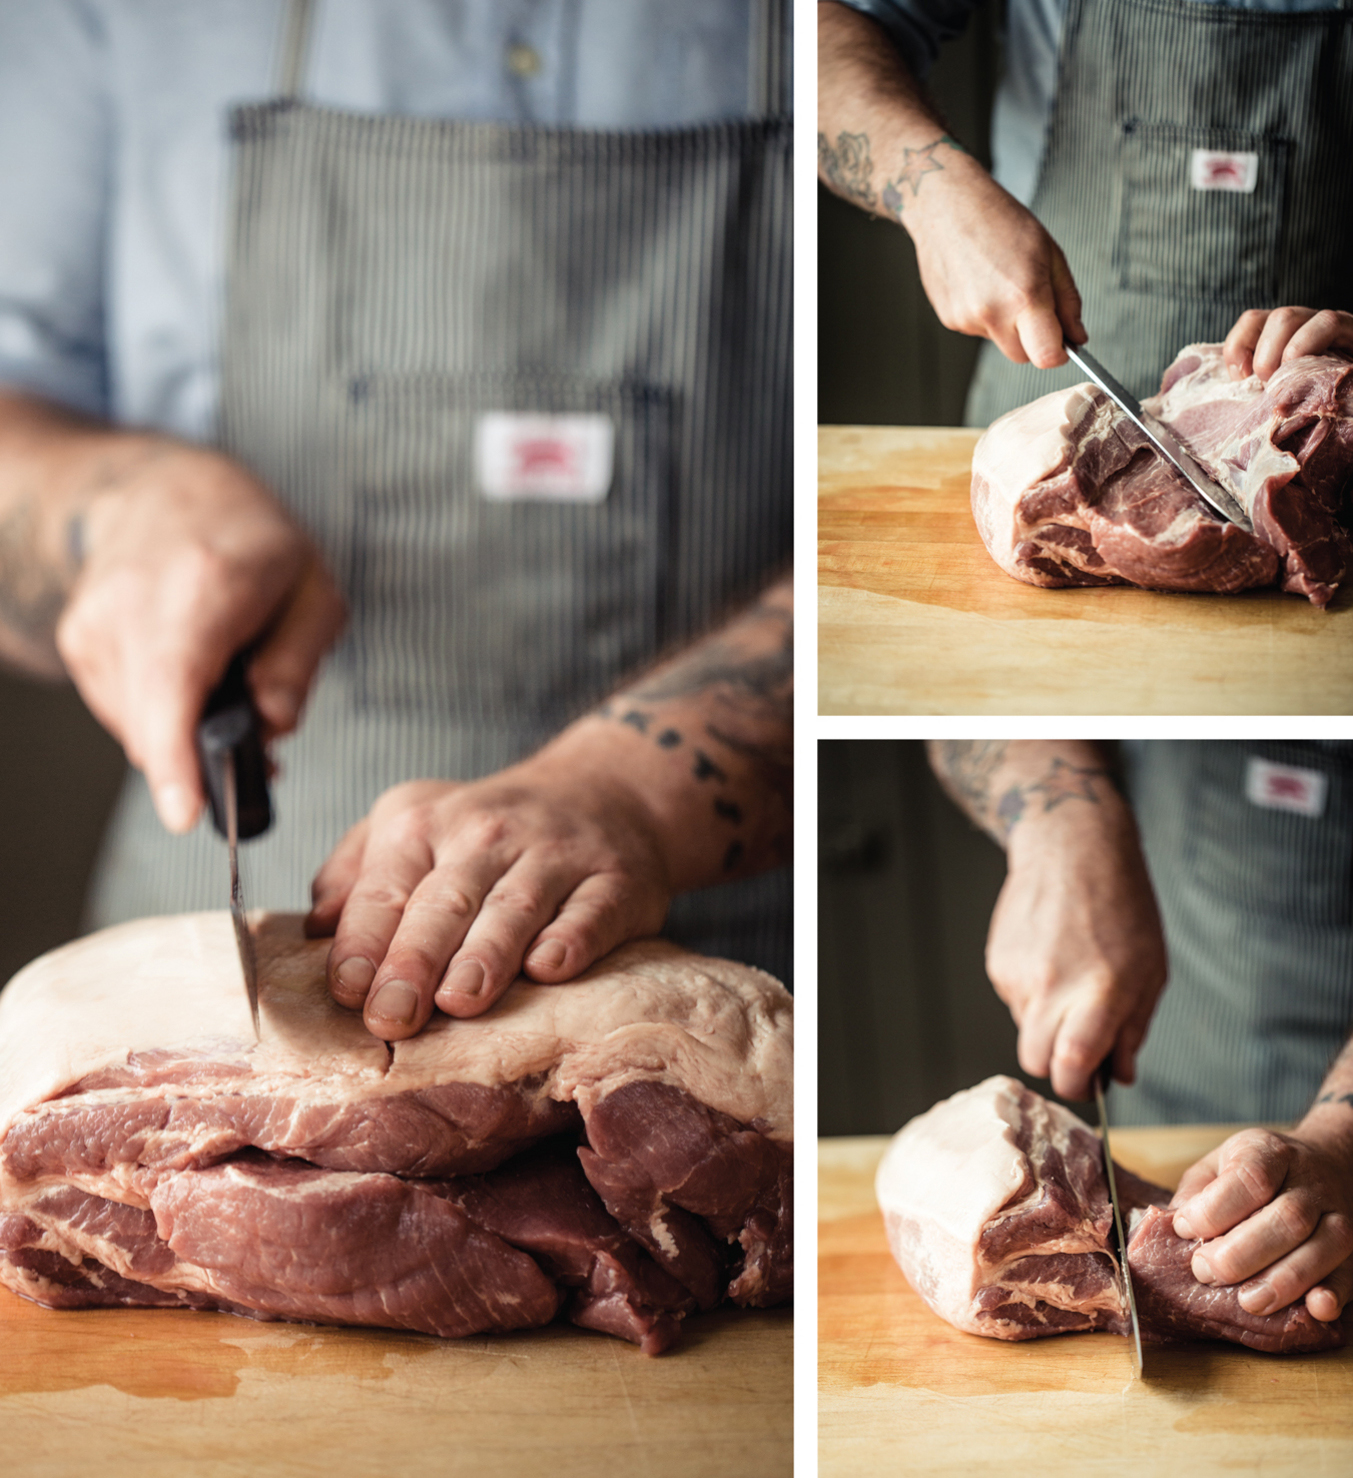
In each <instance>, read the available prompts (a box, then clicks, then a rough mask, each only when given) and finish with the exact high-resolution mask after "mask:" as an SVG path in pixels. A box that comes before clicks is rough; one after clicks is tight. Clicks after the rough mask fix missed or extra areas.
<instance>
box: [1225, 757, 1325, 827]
mask: <svg viewBox="0 0 1353 1478" xmlns="http://www.w3.org/2000/svg"><path fill="white" fill-rule="evenodd" d="M1328 788H1329V777H1328V776H1326V775H1322V774H1321V772H1320V771H1319V770H1302V769H1298V767H1297V766H1296V765H1275V764H1271V763H1270V762H1269V761H1268V760H1261V759H1260V758H1259V756H1258V755H1257V754H1252V755H1251V756H1250V757H1249V764H1248V765H1247V767H1246V770H1245V799H1246V800H1248V801H1250V802H1252V803H1253V804H1254V805H1256V806H1265V807H1267V808H1268V809H1269V810H1270V811H1296V812H1298V813H1299V814H1300V815H1302V816H1320V815H1323V814H1324V810H1325V792H1326V790H1328Z"/></svg>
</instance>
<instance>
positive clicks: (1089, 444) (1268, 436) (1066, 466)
mask: <svg viewBox="0 0 1353 1478" xmlns="http://www.w3.org/2000/svg"><path fill="white" fill-rule="evenodd" d="M1143 405H1144V408H1145V409H1146V410H1147V411H1149V412H1150V413H1151V414H1152V415H1154V416H1156V417H1157V419H1159V420H1161V421H1163V422H1164V423H1165V424H1166V425H1167V426H1169V427H1170V428H1171V429H1172V430H1174V431H1175V432H1176V433H1177V434H1178V436H1179V438H1180V439H1181V440H1182V441H1183V442H1185V443H1186V445H1187V446H1188V448H1189V449H1190V451H1192V452H1193V453H1194V455H1195V456H1196V457H1197V458H1198V459H1199V461H1200V462H1201V463H1202V464H1203V466H1204V467H1205V468H1206V470H1207V471H1208V472H1209V473H1210V474H1211V475H1212V476H1213V477H1215V478H1216V479H1217V480H1218V481H1219V482H1221V483H1222V484H1223V485H1224V486H1225V487H1226V488H1227V489H1228V490H1229V491H1230V492H1231V493H1232V494H1233V495H1234V496H1235V497H1236V499H1237V500H1238V501H1239V502H1240V504H1241V506H1242V507H1243V508H1244V509H1245V511H1246V513H1247V514H1248V516H1249V518H1250V520H1251V522H1252V524H1253V527H1254V532H1253V534H1250V533H1247V532H1246V531H1245V530H1244V529H1242V528H1240V527H1239V526H1237V525H1235V524H1232V523H1228V522H1225V521H1224V520H1223V519H1222V518H1221V517H1220V515H1218V514H1215V513H1213V512H1212V510H1211V509H1210V508H1209V507H1208V506H1207V505H1206V504H1204V502H1203V501H1202V499H1201V498H1200V497H1199V496H1198V495H1197V494H1196V493H1195V492H1193V490H1192V489H1191V488H1190V487H1189V485H1188V484H1187V483H1186V482H1185V481H1184V479H1183V478H1182V477H1180V476H1179V474H1178V473H1176V472H1175V471H1174V469H1173V468H1172V467H1170V466H1169V464H1168V463H1167V462H1166V461H1165V460H1164V458H1163V457H1161V455H1160V454H1159V453H1158V452H1157V451H1156V450H1155V449H1154V448H1153V447H1152V446H1151V444H1150V443H1149V442H1148V441H1147V439H1146V437H1145V436H1144V435H1143V433H1142V432H1140V431H1139V430H1138V429H1137V428H1136V427H1135V426H1133V425H1132V423H1131V422H1129V421H1128V420H1127V419H1126V418H1125V417H1124V416H1123V415H1122V413H1121V412H1120V411H1119V410H1118V409H1117V407H1116V406H1114V405H1113V403H1112V402H1111V401H1110V400H1109V399H1108V397H1107V396H1105V395H1104V394H1103V393H1102V392H1101V391H1099V390H1097V389H1095V388H1094V387H1093V386H1091V385H1077V386H1073V387H1072V388H1071V389H1069V390H1059V391H1054V392H1053V393H1052V394H1051V395H1045V396H1043V397H1042V398H1041V399H1039V400H1035V401H1033V402H1032V403H1031V404H1029V405H1025V406H1021V407H1020V408H1019V409H1018V410H1015V411H1011V412H1010V413H1009V414H1008V415H1005V416H1002V417H1001V418H1000V419H999V420H998V421H995V422H994V423H993V424H992V426H991V427H990V428H989V429H988V431H987V432H986V434H985V435H984V436H983V437H982V439H981V441H979V442H978V444H977V449H976V451H975V452H974V453H973V464H972V508H973V517H974V519H975V520H976V523H977V530H978V533H979V534H980V535H981V538H982V542H983V543H984V544H985V545H986V547H987V550H988V552H989V553H990V554H991V557H992V558H993V559H994V560H995V561H996V563H997V564H998V565H1000V567H1001V568H1002V569H1003V570H1004V571H1005V572H1006V573H1007V574H1008V575H1012V576H1014V578H1015V579H1017V580H1022V581H1024V582H1025V583H1026V584H1029V585H1042V586H1047V587H1061V586H1071V585H1122V584H1131V585H1141V586H1145V587H1146V588H1148V589H1152V590H1178V591H1213V592H1222V593H1230V592H1234V591H1239V590H1248V589H1251V588H1254V587H1256V586H1262V585H1272V584H1274V583H1278V584H1281V586H1282V588H1283V589H1284V590H1288V591H1291V592H1293V593H1294V594H1298V595H1304V596H1306V597H1307V599H1308V600H1310V601H1311V602H1312V603H1313V604H1314V605H1317V606H1325V605H1328V604H1329V602H1330V600H1331V599H1332V598H1333V596H1334V592H1335V590H1336V589H1337V588H1338V585H1339V582H1340V581H1341V580H1342V579H1343V577H1344V571H1345V569H1346V567H1347V564H1348V561H1349V558H1350V553H1353V546H1351V545H1350V543H1349V537H1348V535H1347V533H1346V532H1345V530H1344V529H1343V527H1342V525H1341V524H1340V522H1339V514H1340V511H1341V509H1342V507H1343V502H1344V499H1345V496H1346V488H1347V485H1348V482H1349V477H1350V473H1353V361H1350V360H1349V359H1346V358H1343V357H1342V356H1339V355H1335V354H1322V355H1303V356H1302V357H1300V358H1296V359H1289V360H1286V361H1285V362H1284V363H1283V364H1282V365H1281V366H1280V367H1278V368H1277V369H1275V370H1274V371H1273V372H1272V374H1271V375H1270V376H1269V378H1268V380H1267V382H1265V381H1263V380H1261V379H1260V378H1259V377H1258V376H1257V375H1252V376H1250V377H1249V378H1248V379H1245V380H1240V381H1236V380H1234V379H1233V378H1232V375H1231V371H1230V367H1229V366H1228V362H1227V360H1226V359H1225V358H1224V357H1223V348H1222V346H1221V345H1220V344H1192V345H1189V346H1188V347H1187V348H1185V349H1182V350H1181V351H1180V352H1179V354H1178V355H1176V357H1175V360H1174V362H1173V363H1172V364H1171V365H1170V367H1169V368H1168V369H1167V370H1166V371H1165V375H1164V378H1163V379H1162V381H1161V389H1160V393H1159V394H1158V395H1156V396H1154V397H1152V398H1150V399H1148V400H1146V401H1144V402H1143Z"/></svg>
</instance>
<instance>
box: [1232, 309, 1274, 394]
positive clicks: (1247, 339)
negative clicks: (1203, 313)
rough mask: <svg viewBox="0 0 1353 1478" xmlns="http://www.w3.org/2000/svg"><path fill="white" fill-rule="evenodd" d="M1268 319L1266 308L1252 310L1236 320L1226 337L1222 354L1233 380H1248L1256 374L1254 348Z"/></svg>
mask: <svg viewBox="0 0 1353 1478" xmlns="http://www.w3.org/2000/svg"><path fill="white" fill-rule="evenodd" d="M1267 318H1268V310H1267V309H1266V308H1251V309H1250V310H1249V311H1248V312H1247V313H1242V314H1241V315H1240V317H1239V318H1237V319H1236V321H1235V323H1234V324H1233V325H1232V328H1231V332H1230V333H1229V334H1227V335H1226V339H1225V341H1224V342H1223V344H1222V351H1221V353H1222V359H1223V360H1225V362H1226V367H1227V369H1228V370H1229V371H1230V374H1231V378H1232V379H1233V380H1247V379H1249V377H1250V376H1251V375H1252V374H1253V373H1254V346H1255V345H1256V344H1257V343H1258V342H1259V335H1260V334H1261V333H1262V332H1263V329H1264V322H1265V320H1266V319H1267Z"/></svg>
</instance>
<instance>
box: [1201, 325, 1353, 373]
mask: <svg viewBox="0 0 1353 1478" xmlns="http://www.w3.org/2000/svg"><path fill="white" fill-rule="evenodd" d="M1331 349H1342V350H1345V351H1348V352H1353V313H1340V312H1338V311H1337V310H1336V309H1333V308H1325V309H1322V310H1321V311H1320V312H1317V311H1316V310H1315V309H1314V308H1251V309H1250V310H1249V312H1248V313H1242V314H1241V315H1240V317H1239V318H1237V319H1236V321H1235V326H1234V327H1233V328H1232V329H1231V332H1230V333H1229V334H1227V335H1226V342H1225V344H1224V345H1223V346H1222V357H1223V358H1224V359H1225V360H1226V366H1227V369H1228V370H1229V371H1230V374H1231V378H1232V379H1233V380H1245V379H1248V378H1249V376H1250V375H1258V376H1259V378H1260V379H1261V380H1263V381H1264V382H1265V383H1267V382H1268V379H1269V377H1270V376H1271V375H1272V374H1273V372H1274V370H1276V369H1277V368H1278V366H1279V365H1280V364H1288V363H1290V362H1291V361H1292V360H1294V359H1300V358H1301V356H1302V355H1303V354H1325V353H1327V352H1328V351H1329V350H1331Z"/></svg>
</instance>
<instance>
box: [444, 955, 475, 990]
mask: <svg viewBox="0 0 1353 1478" xmlns="http://www.w3.org/2000/svg"><path fill="white" fill-rule="evenodd" d="M442 989H443V990H444V991H446V993H447V994H448V995H453V996H477V995H478V994H479V993H480V992H481V991H482V990H483V989H484V967H483V965H481V964H480V963H479V961H478V960H462V961H461V962H460V964H459V965H457V966H456V968H455V969H454V970H452V972H451V973H450V975H448V976H447V977H446V984H445V985H444V986H443V987H442Z"/></svg>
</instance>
